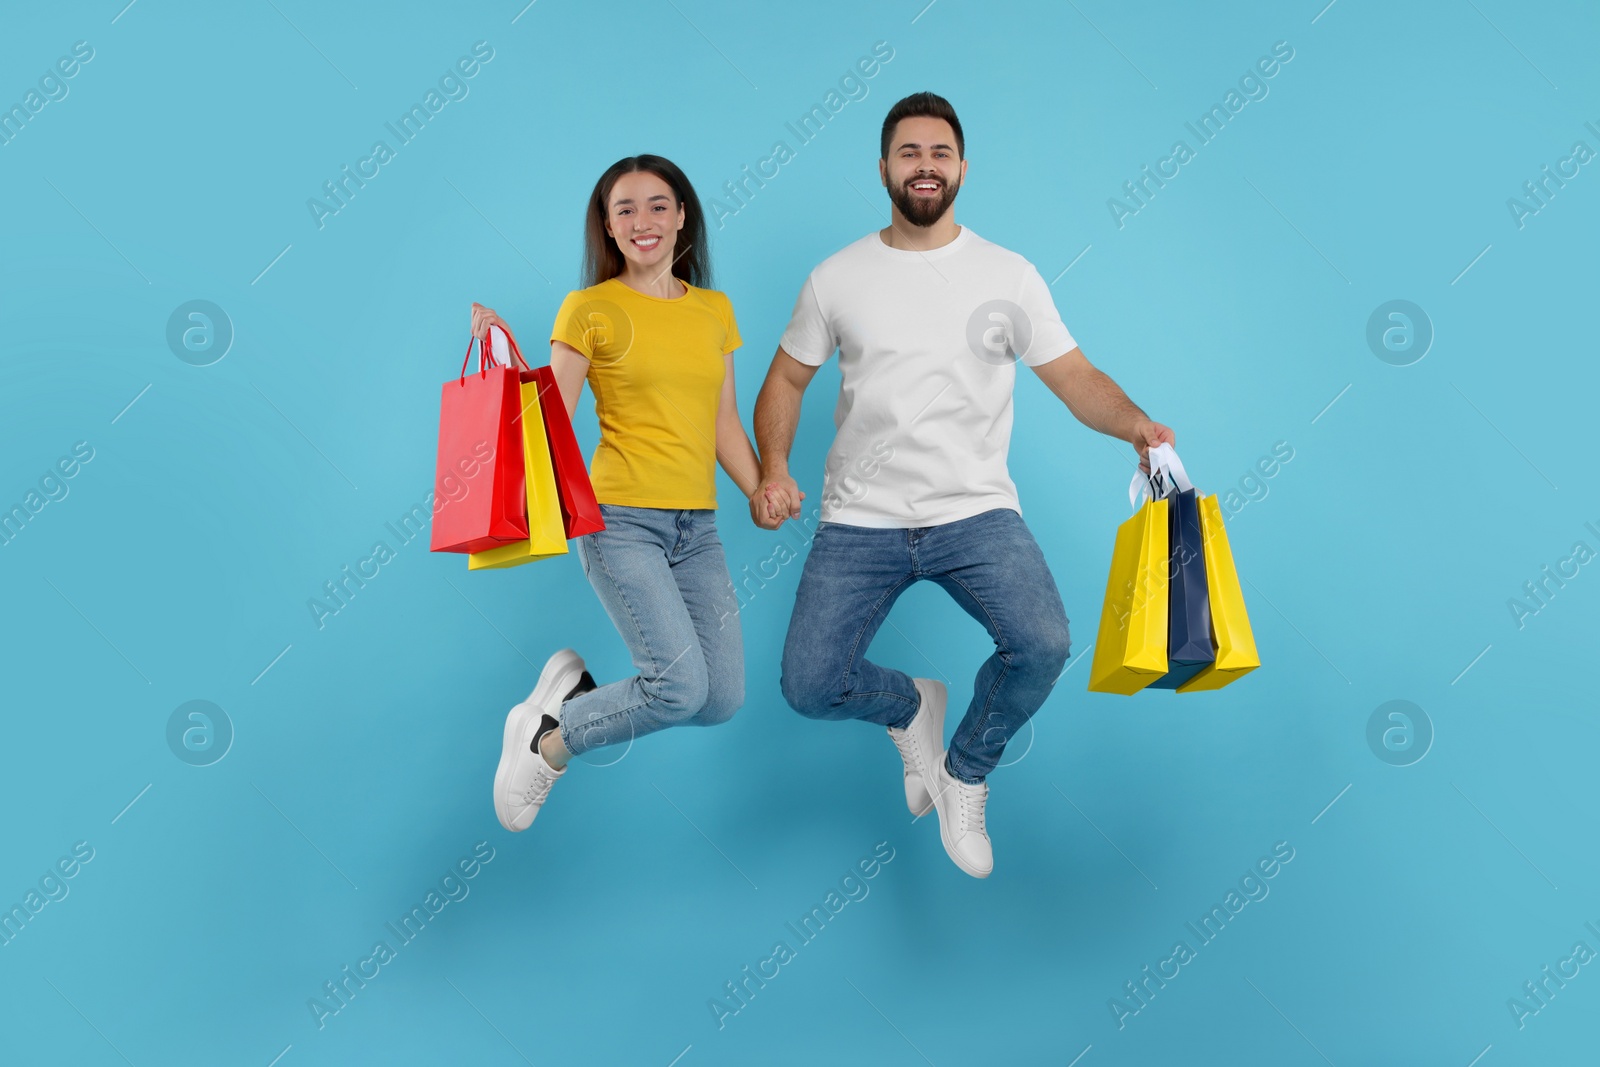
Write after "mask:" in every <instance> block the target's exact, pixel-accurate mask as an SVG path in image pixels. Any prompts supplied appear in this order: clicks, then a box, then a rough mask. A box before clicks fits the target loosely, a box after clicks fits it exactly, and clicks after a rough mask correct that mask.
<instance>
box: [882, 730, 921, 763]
mask: <svg viewBox="0 0 1600 1067" xmlns="http://www.w3.org/2000/svg"><path fill="white" fill-rule="evenodd" d="M889 739H890V740H891V741H893V742H894V747H895V748H897V749H899V750H900V758H901V759H902V760H904V761H905V764H906V766H907V767H910V768H913V769H917V768H920V767H921V766H922V764H921V762H920V759H919V754H918V752H917V746H916V742H915V741H914V740H913V739H912V737H911V731H910V730H896V729H895V728H894V727H892V726H891V727H889Z"/></svg>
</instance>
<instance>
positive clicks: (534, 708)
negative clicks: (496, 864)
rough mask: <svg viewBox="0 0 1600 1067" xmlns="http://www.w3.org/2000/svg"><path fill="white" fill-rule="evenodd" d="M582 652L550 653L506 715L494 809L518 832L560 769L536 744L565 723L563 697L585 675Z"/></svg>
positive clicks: (529, 822) (527, 823)
mask: <svg viewBox="0 0 1600 1067" xmlns="http://www.w3.org/2000/svg"><path fill="white" fill-rule="evenodd" d="M583 673H584V664H583V657H581V656H579V655H578V654H577V653H576V652H574V651H573V650H572V649H570V648H564V649H562V650H561V651H559V652H557V653H556V654H555V655H553V656H551V657H550V659H549V660H548V661H546V663H545V665H544V670H542V671H540V672H539V682H538V684H537V685H535V686H534V687H533V692H531V693H529V694H528V699H527V700H524V701H523V702H522V703H520V704H518V705H516V706H515V707H513V708H512V709H511V711H510V713H509V714H507V715H506V726H505V732H504V733H503V734H502V737H501V743H500V765H499V766H498V767H497V768H496V769H495V774H494V813H495V817H496V818H498V819H499V820H500V825H501V826H504V827H505V828H506V829H507V830H510V831H512V832H513V833H515V832H517V831H521V830H526V829H527V828H528V827H529V826H530V825H532V823H533V820H534V817H535V816H537V815H538V814H539V808H540V807H541V806H542V805H543V804H544V801H545V798H546V797H547V796H549V795H550V787H551V786H552V785H554V784H555V781H556V779H557V778H560V777H561V776H562V775H563V774H566V773H567V771H566V768H565V767H563V768H562V769H561V770H559V771H558V770H556V769H555V768H554V767H552V766H550V763H549V761H547V760H546V759H545V758H544V756H542V755H540V753H539V752H538V751H537V749H536V745H537V742H538V738H539V737H541V736H543V735H544V734H545V733H546V732H548V731H549V730H552V729H557V728H559V726H560V722H561V702H562V700H563V699H564V698H565V697H566V695H567V694H568V693H569V692H571V691H572V689H573V688H574V687H575V686H577V684H578V683H579V681H580V680H581V679H582V678H583Z"/></svg>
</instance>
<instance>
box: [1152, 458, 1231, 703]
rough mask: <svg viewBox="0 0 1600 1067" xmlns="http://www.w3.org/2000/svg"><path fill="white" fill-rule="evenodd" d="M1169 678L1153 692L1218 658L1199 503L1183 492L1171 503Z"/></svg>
mask: <svg viewBox="0 0 1600 1067" xmlns="http://www.w3.org/2000/svg"><path fill="white" fill-rule="evenodd" d="M1167 500H1168V501H1169V503H1170V505H1171V506H1170V507H1168V509H1167V529H1168V545H1169V548H1168V571H1167V573H1168V581H1167V594H1168V604H1169V607H1168V611H1167V673H1166V674H1164V675H1162V676H1161V677H1160V678H1157V679H1156V680H1155V681H1153V682H1151V683H1150V685H1149V686H1148V688H1150V689H1176V688H1178V686H1180V685H1182V684H1183V683H1184V682H1187V681H1188V680H1189V679H1190V678H1193V677H1194V676H1195V675H1196V674H1199V673H1200V671H1201V669H1202V668H1205V667H1208V666H1210V665H1211V663H1212V662H1213V661H1215V659H1216V658H1217V649H1216V645H1214V644H1213V643H1212V641H1211V594H1210V591H1209V590H1208V588H1207V586H1206V557H1205V551H1204V547H1205V542H1204V541H1203V540H1202V538H1201V533H1200V498H1199V496H1198V495H1197V494H1196V492H1195V490H1193V489H1183V490H1181V491H1179V492H1175V493H1173V494H1172V495H1171V496H1169V497H1168V498H1167Z"/></svg>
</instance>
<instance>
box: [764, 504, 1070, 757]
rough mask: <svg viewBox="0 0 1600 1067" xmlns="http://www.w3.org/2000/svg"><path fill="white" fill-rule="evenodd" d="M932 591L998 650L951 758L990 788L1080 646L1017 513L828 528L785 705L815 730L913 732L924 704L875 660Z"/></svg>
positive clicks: (800, 606) (805, 575) (789, 648)
mask: <svg viewBox="0 0 1600 1067" xmlns="http://www.w3.org/2000/svg"><path fill="white" fill-rule="evenodd" d="M922 580H928V581H933V582H937V583H938V584H939V585H940V586H942V587H943V588H944V590H945V591H946V592H948V593H949V594H950V596H951V597H952V598H954V599H955V602H956V603H957V604H960V605H961V607H962V608H963V609H964V610H965V611H966V613H967V614H968V615H971V616H972V617H973V618H975V619H977V620H978V621H979V622H980V623H982V624H983V626H984V629H986V630H988V631H989V636H990V637H992V638H993V639H994V655H992V656H990V657H989V658H988V659H987V660H985V661H984V663H983V666H982V667H980V668H979V669H978V677H977V681H976V683H975V684H974V685H973V692H972V700H971V702H970V703H969V704H968V705H967V712H966V715H965V716H963V717H962V719H961V723H960V725H958V726H957V727H956V732H955V736H954V737H952V738H951V740H950V749H949V757H948V764H949V767H950V771H951V773H952V774H954V775H955V776H956V777H958V778H960V779H961V780H963V781H966V782H978V781H982V780H983V778H984V777H985V776H986V775H988V773H989V772H990V771H992V770H994V768H995V766H996V764H998V763H999V762H1000V755H1001V753H1002V752H1004V751H1005V747H1006V742H1008V741H1009V740H1010V739H1011V738H1012V737H1014V736H1015V735H1016V733H1017V731H1018V730H1020V729H1021V728H1022V726H1023V724H1024V723H1026V722H1027V721H1028V719H1029V718H1030V717H1031V716H1032V715H1033V713H1034V712H1035V711H1037V710H1038V709H1039V707H1040V705H1042V704H1043V703H1044V701H1045V698H1046V697H1047V696H1049V695H1050V689H1051V687H1052V686H1053V685H1054V684H1055V681H1056V679H1057V678H1059V677H1060V676H1061V671H1062V667H1063V666H1064V664H1065V663H1066V661H1067V655H1068V653H1069V652H1070V651H1071V644H1072V640H1071V637H1070V636H1069V634H1068V631H1067V614H1066V610H1065V608H1063V607H1062V604H1061V594H1060V593H1059V592H1058V591H1057V590H1056V583H1055V579H1054V578H1053V577H1052V576H1051V574H1050V568H1049V566H1048V565H1047V564H1046V563H1045V559H1044V553H1043V552H1041V551H1039V545H1038V543H1037V542H1035V541H1034V539H1033V535H1032V534H1031V533H1029V532H1028V527H1027V526H1026V525H1025V524H1024V523H1023V521H1022V516H1021V515H1019V514H1018V513H1017V512H1015V511H1013V510H1011V509H1010V508H995V509H993V510H991V511H985V512H983V513H981V514H978V515H974V516H972V517H970V518H966V519H960V520H958V521H956V522H950V523H945V524H943V525H941V526H925V527H919V528H914V529H873V528H869V527H865V526H848V525H844V524H842V523H833V522H824V523H820V524H818V526H817V532H816V534H815V536H814V538H813V539H812V542H811V554H810V555H809V556H808V557H807V558H806V564H805V570H804V571H803V572H802V574H801V576H800V588H799V590H798V592H797V593H796V596H795V606H794V615H793V616H792V617H791V618H790V620H789V635H788V638H787V639H786V640H785V642H784V647H783V679H782V685H783V696H784V699H785V700H787V701H788V702H789V704H790V706H791V707H793V708H794V709H795V710H796V711H798V712H799V713H800V714H802V715H806V716H809V717H811V718H814V719H863V720H865V721H867V722H871V723H877V724H878V725H880V726H894V727H896V728H904V727H905V726H907V725H909V724H910V722H911V719H912V718H913V716H915V714H916V711H917V702H918V699H919V698H918V696H917V691H916V688H915V687H914V686H913V685H912V683H911V676H910V675H908V674H906V673H905V672H904V671H898V670H895V669H893V668H891V667H881V666H879V665H878V664H876V663H873V662H872V661H871V660H869V659H867V658H866V651H867V648H868V646H869V645H870V644H871V643H872V637H873V635H874V634H876V633H877V632H878V627H879V626H880V625H881V624H882V623H883V620H884V617H885V616H886V615H888V613H889V609H890V608H891V607H892V606H893V605H894V602H895V600H896V599H897V598H898V597H899V596H900V594H901V593H902V592H904V591H905V589H906V587H907V586H909V585H910V584H911V583H912V582H916V581H922ZM941 741H942V739H941Z"/></svg>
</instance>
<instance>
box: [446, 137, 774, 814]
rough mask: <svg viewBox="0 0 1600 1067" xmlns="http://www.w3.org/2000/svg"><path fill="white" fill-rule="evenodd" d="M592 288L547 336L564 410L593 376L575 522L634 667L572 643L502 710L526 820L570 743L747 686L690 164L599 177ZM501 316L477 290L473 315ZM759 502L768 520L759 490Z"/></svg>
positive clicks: (747, 480) (723, 709)
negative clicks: (593, 529)
mask: <svg viewBox="0 0 1600 1067" xmlns="http://www.w3.org/2000/svg"><path fill="white" fill-rule="evenodd" d="M584 237H585V252H584V275H585V282H586V284H587V288H584V289H579V290H576V291H574V292H571V293H568V294H567V297H566V300H565V301H564V302H563V303H562V305H561V310H560V311H559V312H558V313H557V314H556V321H555V326H554V328H553V329H552V331H551V336H550V366H551V367H552V369H553V370H554V373H555V378H556V383H557V385H558V387H559V388H560V390H561V398H562V400H564V401H565V402H566V405H567V413H568V414H569V415H571V414H572V412H573V411H575V410H576V409H577V405H578V396H579V394H580V393H581V392H582V389H583V383H584V382H585V381H588V382H589V384H590V386H591V387H592V388H593V389H594V395H595V413H596V414H597V415H598V416H599V420H600V443H599V445H598V446H597V447H596V448H595V452H594V458H593V460H592V462H591V464H590V468H591V469H590V480H591V481H592V482H593V484H594V490H595V499H596V500H597V501H598V502H599V504H600V512H601V515H602V516H603V517H604V519H605V523H606V528H605V529H604V530H602V531H600V532H598V533H592V534H586V535H584V536H582V537H580V538H577V547H578V556H579V559H580V560H581V561H582V563H583V572H584V574H585V575H587V576H588V578H589V582H590V584H591V585H593V586H594V589H595V592H596V593H597V594H598V595H599V597H600V603H601V604H602V605H604V607H605V609H606V613H607V614H608V615H610V616H611V621H612V623H613V624H614V625H615V626H616V628H617V632H618V633H619V634H621V635H622V639H623V641H625V642H626V643H627V645H628V649H629V651H630V652H631V653H632V654H633V665H634V668H635V669H636V670H637V671H638V672H639V673H638V674H637V675H635V676H634V677H632V678H628V679H626V680H623V681H617V682H611V683H609V684H607V685H602V686H596V685H595V682H594V679H593V678H591V677H590V675H589V672H588V671H587V670H586V669H585V667H584V662H583V659H582V657H580V656H579V655H578V654H577V653H576V652H575V651H573V650H572V649H570V648H565V649H562V650H561V651H559V652H557V653H556V654H555V655H553V656H551V657H550V659H549V661H548V662H547V663H546V664H545V666H544V670H543V671H542V672H540V675H539V682H538V684H537V685H536V686H535V687H534V690H533V692H532V693H531V694H529V696H528V699H527V700H525V701H523V702H522V703H521V704H518V705H517V706H516V707H514V708H512V709H511V712H510V714H509V715H508V716H507V717H506V726H505V733H504V736H503V740H502V749H501V755H500V765H499V768H498V769H497V770H496V772H495V784H494V807H495V814H496V815H498V816H499V818H500V824H501V825H502V826H504V827H505V828H506V829H507V830H512V831H519V830H525V829H527V828H528V826H529V825H530V824H531V823H532V822H533V820H534V817H535V816H536V815H538V813H539V809H540V807H541V806H542V805H543V804H544V800H545V797H546V796H547V795H548V794H549V792H550V788H551V786H552V785H554V784H555V782H556V781H557V780H558V779H559V778H561V776H562V775H564V774H565V773H566V766H567V763H568V761H569V760H571V759H572V757H573V756H575V755H579V754H581V753H584V752H588V751H591V750H593V749H596V748H600V747H602V746H605V745H614V744H619V743H631V742H632V740H633V739H634V738H636V737H642V736H644V735H645V734H649V733H654V732H655V731H657V730H662V729H665V728H667V727H669V726H682V725H692V726H715V725H716V724H718V723H722V722H726V721H728V719H729V718H730V717H731V716H732V715H733V713H734V712H735V711H736V710H737V709H738V708H739V706H740V705H741V704H743V703H744V645H743V640H742V637H741V634H740V628H739V604H738V601H737V600H736V599H735V596H734V590H733V581H732V579H731V578H730V577H729V574H728V564H727V561H726V559H725V558H724V557H723V552H722V543H721V542H720V541H719V540H718V538H717V528H716V506H717V498H716V464H717V461H718V460H720V461H721V463H722V468H723V470H725V471H727V472H728V476H729V477H730V478H732V479H733V481H734V483H735V484H736V485H737V486H738V487H739V491H740V492H741V493H743V494H744V495H745V497H746V499H750V498H751V497H752V494H755V492H756V489H757V486H758V480H759V476H760V469H761V467H760V463H759V462H758V460H757V458H756V452H755V449H754V447H752V445H751V444H750V439H749V437H748V436H746V434H745V431H744V427H743V425H742V424H741V423H740V421H739V410H738V407H737V405H736V402H735V394H734V382H733V355H732V353H733V351H734V349H736V348H738V347H739V344H740V340H739V329H738V326H737V324H736V323H735V321H734V317H733V308H732V305H731V304H729V302H728V298H727V297H726V296H725V295H724V294H722V293H720V292H717V291H715V290H713V289H710V288H709V285H710V284H711V264H710V259H709V256H708V249H707V247H706V226H705V216H704V214H703V213H702V211H701V209H700V201H699V198H698V197H696V196H695V193H694V189H693V187H692V186H690V184H689V181H688V179H687V178H685V177H684V175H683V172H682V171H681V170H679V169H678V168H677V167H676V166H675V165H673V164H672V163H671V162H669V161H668V160H666V159H663V158H661V157H660V156H653V155H641V156H630V157H628V158H626V159H621V160H618V161H617V162H616V163H614V164H612V165H611V167H610V168H609V169H607V170H606V172H605V173H604V174H602V175H601V176H600V180H599V181H598V182H597V183H596V184H595V187H594V192H593V194H592V195H591V196H590V198H589V207H588V212H587V221H586V223H585V227H584ZM491 326H499V327H501V328H502V329H504V330H506V332H507V333H508V334H509V333H510V332H511V331H510V328H509V327H507V326H506V324H505V322H504V321H503V320H502V319H501V318H500V316H498V315H496V314H495V313H494V311H492V310H491V309H489V308H486V307H484V306H483V305H481V304H474V305H473V306H472V332H473V335H474V336H476V337H478V338H480V339H481V338H484V337H486V336H487V335H488V331H489V328H490V327H491ZM750 512H751V516H752V518H754V519H756V520H757V522H758V523H759V524H760V525H763V526H765V527H767V528H769V529H771V528H775V527H776V525H777V523H776V522H775V521H774V520H772V519H769V518H768V508H767V506H766V503H765V500H764V499H760V500H751V502H750Z"/></svg>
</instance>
